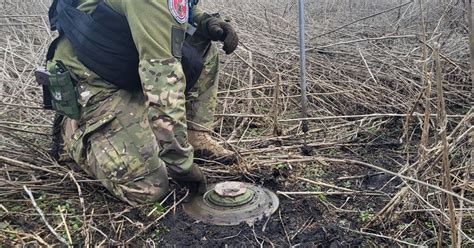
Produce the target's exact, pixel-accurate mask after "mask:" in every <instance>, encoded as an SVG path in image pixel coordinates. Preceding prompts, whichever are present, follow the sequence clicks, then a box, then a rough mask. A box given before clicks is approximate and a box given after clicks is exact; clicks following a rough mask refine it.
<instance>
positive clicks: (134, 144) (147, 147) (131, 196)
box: [57, 42, 219, 205]
mask: <svg viewBox="0 0 474 248" xmlns="http://www.w3.org/2000/svg"><path fill="white" fill-rule="evenodd" d="M62 43H63V44H62ZM62 43H60V45H59V46H58V50H61V49H63V50H70V49H71V47H70V44H69V43H68V42H62ZM198 46H199V45H198ZM198 48H199V47H198ZM200 48H201V51H202V54H203V58H204V70H203V72H202V73H201V75H200V77H199V79H198V81H197V83H196V84H195V85H194V86H193V87H192V88H191V90H189V92H186V95H185V98H184V99H181V98H179V97H177V99H178V100H177V101H176V102H174V103H173V104H171V105H172V107H170V105H160V104H152V103H150V102H149V101H150V96H146V94H150V95H151V93H153V94H157V95H167V96H170V95H172V94H175V95H176V94H177V95H184V94H185V92H184V91H185V85H182V84H181V83H180V84H176V85H175V86H173V87H171V86H170V85H163V86H162V87H160V86H159V85H158V86H156V85H155V86H154V87H149V88H148V87H147V85H146V83H143V82H142V83H143V85H144V87H143V88H144V90H143V92H142V91H135V92H132V91H126V90H122V89H118V88H116V87H115V86H113V85H111V84H109V83H107V82H105V81H103V80H102V79H101V78H100V77H98V76H97V75H95V74H94V73H93V72H90V71H88V70H87V69H85V68H82V69H81V70H79V71H78V70H77V69H76V70H75V68H71V69H72V70H73V72H74V73H75V74H77V75H78V76H79V77H80V78H85V79H84V80H83V81H81V82H80V84H79V87H78V89H79V94H80V101H79V102H80V103H81V105H82V110H81V111H82V114H81V119H80V120H79V121H78V128H77V129H76V131H75V132H73V134H72V135H71V136H70V137H63V142H64V143H63V147H64V150H65V151H66V152H67V153H68V154H69V156H70V157H71V158H72V159H73V160H74V161H75V162H76V163H77V164H78V165H79V166H80V167H81V168H82V169H83V170H85V171H86V172H87V173H88V174H90V175H91V176H93V177H94V178H95V179H97V180H98V181H100V182H101V183H102V184H103V185H104V186H105V187H106V188H107V189H108V190H109V191H110V192H112V193H113V194H114V195H115V196H116V197H118V198H120V199H121V200H123V201H126V202H128V203H130V204H132V205H134V204H137V203H144V202H153V201H156V200H158V199H161V198H162V197H163V196H165V195H166V194H167V193H168V191H169V188H168V187H169V185H168V170H175V171H180V170H183V168H185V167H190V166H191V165H192V163H193V147H192V146H191V145H190V144H189V143H188V142H187V129H188V128H189V129H198V130H207V129H209V128H210V127H211V125H212V122H213V114H214V110H215V107H216V99H217V83H218V64H219V59H218V49H217V46H216V45H215V44H211V45H210V46H200ZM57 53H58V51H57ZM59 54H61V52H59ZM58 56H59V57H60V56H61V55H58ZM144 81H146V80H144ZM152 88H154V89H152ZM150 91H151V93H150ZM147 99H148V100H147ZM147 101H148V102H147ZM155 116H160V118H155ZM68 121H72V120H70V119H67V118H66V119H65V122H68Z"/></svg>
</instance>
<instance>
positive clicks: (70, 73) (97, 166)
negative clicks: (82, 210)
mask: <svg viewBox="0 0 474 248" xmlns="http://www.w3.org/2000/svg"><path fill="white" fill-rule="evenodd" d="M197 2H198V1H197V0H147V1H142V0H140V1H131V0H54V1H53V5H52V6H51V9H50V11H49V17H50V22H51V28H52V30H58V31H59V33H60V36H59V38H58V39H56V40H55V41H54V42H53V43H52V45H51V47H50V49H49V51H48V63H47V72H48V73H49V80H48V84H47V87H46V89H47V90H46V91H45V95H49V97H50V99H51V100H50V103H51V104H50V105H51V106H52V108H53V109H55V110H57V111H58V112H59V113H60V114H61V115H58V116H59V117H58V118H56V120H55V125H56V126H55V128H56V129H55V130H56V134H57V135H56V139H55V142H56V150H57V152H58V154H59V155H60V157H61V159H67V158H72V159H73V160H74V161H75V162H76V163H77V164H78V165H80V166H81V168H82V169H84V170H85V171H87V172H88V173H89V174H90V175H92V176H93V177H95V178H97V179H98V180H100V181H101V182H102V183H103V185H104V186H105V187H106V188H107V189H108V190H110V191H111V192H112V193H113V194H114V195H115V196H117V197H118V198H120V199H122V200H124V201H126V202H128V203H130V204H139V203H144V202H152V201H156V200H158V199H160V198H162V197H163V196H164V195H166V194H167V193H168V191H169V189H168V176H170V177H171V178H173V179H174V180H175V181H176V182H177V183H179V184H181V185H183V186H186V187H188V188H189V189H190V191H191V193H193V194H196V193H203V191H204V189H205V182H206V179H205V176H204V175H203V173H202V171H201V170H200V168H199V167H198V166H197V165H195V164H194V163H193V158H194V154H196V155H197V154H201V155H205V156H207V157H206V159H214V160H217V161H219V162H223V163H233V162H235V161H236V154H235V153H234V152H231V151H229V150H227V149H225V148H223V147H222V146H221V145H219V144H218V143H217V142H216V141H215V140H214V139H212V138H211V136H210V135H209V130H210V129H211V125H212V122H213V114H214V110H215V107H216V100H217V87H218V86H217V84H218V81H219V80H218V65H219V58H218V49H217V46H216V44H214V43H212V42H211V41H222V42H223V43H224V50H225V52H226V53H227V54H230V53H232V52H233V51H234V50H235V49H236V47H237V44H238V38H237V35H236V33H235V32H234V29H233V28H232V27H231V26H230V24H228V23H227V22H224V21H222V20H221V19H220V18H219V17H218V16H217V15H208V14H206V13H203V12H202V11H201V9H200V7H199V6H198V3H197ZM192 33H194V34H193V35H191V34H192ZM48 88H49V90H48ZM70 89H73V90H72V91H71V90H70ZM46 97H48V96H46ZM45 102H46V103H48V102H49V101H45Z"/></svg>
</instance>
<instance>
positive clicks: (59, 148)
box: [51, 114, 78, 162]
mask: <svg viewBox="0 0 474 248" xmlns="http://www.w3.org/2000/svg"><path fill="white" fill-rule="evenodd" d="M77 128H78V125H77V121H75V120H73V119H70V118H67V117H65V116H63V115H59V114H56V116H55V118H54V124H53V147H52V149H51V153H52V155H53V157H54V158H55V159H56V160H57V161H58V162H72V161H73V160H72V158H71V157H70V156H69V154H68V149H69V145H70V141H71V139H72V137H73V136H74V132H75V131H76V129H77Z"/></svg>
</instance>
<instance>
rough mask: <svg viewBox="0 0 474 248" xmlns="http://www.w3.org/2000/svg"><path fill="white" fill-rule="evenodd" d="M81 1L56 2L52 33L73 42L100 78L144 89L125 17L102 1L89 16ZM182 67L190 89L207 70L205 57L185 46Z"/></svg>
mask: <svg viewBox="0 0 474 248" xmlns="http://www.w3.org/2000/svg"><path fill="white" fill-rule="evenodd" d="M77 4H78V0H54V1H53V4H52V5H51V8H50V9H49V20H50V25H51V30H52V31H56V30H58V31H59V33H60V37H59V38H61V37H62V36H63V35H64V36H66V38H67V39H68V40H69V41H70V42H71V44H72V47H73V49H74V51H75V53H76V55H77V57H78V59H79V61H81V62H82V63H83V64H84V65H85V66H86V67H87V68H89V69H90V70H92V71H93V72H95V73H96V74H97V75H99V76H100V77H102V78H103V79H105V80H106V81H108V82H109V83H112V84H114V85H116V86H117V87H119V88H122V89H126V90H137V89H140V87H141V83H140V76H139V74H138V64H139V56H138V52H137V48H136V46H135V43H134V41H133V38H132V32H131V30H130V27H129V25H128V21H127V19H126V17H125V16H123V15H121V14H120V13H117V12H116V11H115V10H113V9H112V8H111V7H110V6H108V5H107V4H105V2H104V1H101V2H100V3H99V4H98V5H97V7H96V9H95V10H94V11H93V12H92V13H90V14H87V13H85V12H82V11H80V10H78V9H76V7H77ZM59 38H58V39H57V40H55V41H53V43H52V45H51V47H50V49H49V51H48V55H47V57H48V60H51V59H52V58H53V57H54V50H55V48H56V45H57V42H58V40H59ZM182 54H183V58H182V65H183V70H184V72H185V75H186V78H187V80H186V81H187V82H186V85H187V87H186V88H187V89H188V90H189V88H191V87H192V85H194V84H195V82H196V81H197V79H198V77H199V75H200V74H201V71H202V69H203V61H202V56H199V55H198V54H199V53H198V52H197V51H195V49H193V48H192V47H191V46H189V45H184V46H183V50H182Z"/></svg>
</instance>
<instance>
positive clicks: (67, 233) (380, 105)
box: [0, 0, 474, 247]
mask: <svg viewBox="0 0 474 248" xmlns="http://www.w3.org/2000/svg"><path fill="white" fill-rule="evenodd" d="M203 2H204V8H205V9H208V10H211V11H219V12H221V14H223V15H224V16H225V17H229V18H230V19H232V21H233V22H234V24H235V26H236V28H237V30H238V32H239V34H240V36H241V40H242V45H241V46H240V49H239V50H238V51H237V52H236V54H235V55H232V56H225V57H224V56H223V57H222V58H223V59H222V61H223V63H222V66H221V88H220V92H219V108H218V111H217V115H216V123H215V129H214V131H215V133H216V136H218V137H220V138H221V139H222V141H225V142H226V143H228V144H230V145H232V146H233V147H234V148H235V149H237V150H238V151H239V152H240V153H241V155H242V158H243V159H244V163H243V164H242V165H240V166H236V167H230V168H229V167H224V166H221V165H215V164H209V165H206V166H205V170H206V172H207V173H208V175H209V176H210V177H211V178H212V180H214V181H221V180H224V179H242V180H250V181H254V182H257V183H261V184H265V185H267V186H269V187H271V188H273V189H275V190H278V192H279V194H280V197H281V198H282V199H284V200H285V201H289V202H291V201H295V202H297V201H299V200H301V199H306V198H314V199H315V201H317V202H318V206H321V208H323V209H325V212H323V214H321V215H320V216H319V218H321V219H325V221H327V222H328V223H332V224H335V225H337V226H338V227H337V228H338V229H339V230H343V232H344V233H352V234H357V235H362V236H363V237H365V238H364V239H363V240H362V241H361V243H360V244H358V245H362V246H377V245H380V244H384V245H399V246H406V245H413V246H434V245H438V246H453V247H454V246H456V247H469V246H471V245H473V241H474V240H473V235H474V228H473V226H474V223H473V214H474V209H473V207H474V206H473V205H474V204H473V203H474V199H473V190H474V184H473V181H472V176H473V173H474V171H473V167H472V160H471V157H472V142H474V134H473V127H472V119H473V115H474V113H473V110H472V106H473V104H472V103H473V101H472V92H473V85H472V81H471V80H470V63H469V62H470V54H469V35H468V33H469V27H468V22H467V20H468V15H467V9H468V7H467V5H466V4H464V2H463V1H423V0H421V1H420V0H416V1H413V2H411V1H407V2H405V1H362V0H361V1H351V0H346V1H343V0H338V1H329V0H318V1H308V3H307V10H308V13H307V15H306V22H307V43H308V50H309V51H308V55H307V57H308V61H307V63H308V83H309V87H308V93H309V94H308V98H309V101H310V105H309V109H310V114H309V116H310V117H309V118H308V120H309V121H310V127H311V129H310V136H309V137H307V138H308V141H309V145H310V146H311V147H313V148H314V152H313V155H312V156H303V155H301V153H300V148H301V147H302V145H301V144H302V132H301V127H300V122H301V118H300V116H301V114H300V107H299V106H300V100H299V99H300V89H299V77H298V47H297V25H296V1H282V0H276V1H267V0H259V1H250V0H239V1H223V0H216V1H203ZM48 6H49V3H48V1H46V0H44V1H32V0H27V1H17V0H4V1H0V31H1V34H2V35H1V36H0V55H1V56H0V58H1V61H2V66H1V67H0V68H1V69H0V70H1V73H0V99H1V101H0V113H1V115H0V165H1V172H0V173H1V175H2V176H1V177H0V196H1V197H0V213H1V215H0V227H1V228H0V243H4V244H6V245H10V244H20V245H21V244H38V245H54V244H60V243H63V244H72V243H73V244H80V243H85V244H91V243H93V244H115V245H117V244H120V243H122V242H126V241H129V242H130V243H135V242H141V243H147V244H148V245H153V244H157V245H158V244H160V241H162V239H163V238H162V236H163V234H162V233H160V232H159V230H164V229H156V227H158V226H160V224H159V223H160V220H161V219H163V218H166V217H168V216H171V215H173V213H174V210H175V207H176V205H177V204H176V203H178V202H179V199H180V197H181V196H182V195H180V192H179V191H173V192H172V193H171V194H170V198H169V199H168V200H167V201H165V202H163V207H162V206H161V205H160V204H155V205H147V206H142V207H140V208H139V209H138V210H137V209H133V208H131V207H129V206H127V205H125V204H122V203H118V202H117V200H115V199H114V198H113V197H112V196H111V195H109V194H108V193H107V192H106V191H105V190H104V189H103V188H101V187H100V184H99V183H98V182H95V181H93V180H91V179H90V178H88V177H87V175H85V174H84V173H81V172H78V171H72V170H70V169H69V168H68V167H67V166H64V165H58V164H57V163H56V162H55V161H54V160H53V159H52V158H51V157H50V156H49V155H48V149H49V145H50V136H49V133H50V128H51V123H52V115H51V113H49V112H45V111H43V110H41V92H40V89H39V87H38V86H37V85H36V83H35V82H34V80H33V70H34V69H35V67H36V66H37V65H40V64H42V63H43V58H44V54H45V51H46V49H47V47H48V44H49V42H50V41H51V38H52V37H53V36H54V34H51V33H50V32H49V31H48V28H47V25H48V24H47V15H46V14H45V13H46V12H47V7H48ZM136 211H138V212H140V213H141V214H143V215H147V217H146V218H135V215H134V214H133V213H135V212H136ZM321 211H323V210H321ZM285 214H286V213H285V209H282V210H281V212H280V216H279V219H280V220H281V222H282V224H283V229H284V234H283V235H284V236H285V237H284V239H282V240H283V241H282V242H281V243H275V244H274V245H283V246H288V245H298V244H300V245H303V246H304V245H309V244H315V243H305V242H300V243H298V242H295V240H298V235H302V234H304V232H305V231H306V232H308V234H309V235H311V230H313V229H311V228H313V227H317V226H318V225H319V226H321V225H323V224H324V223H327V222H320V221H318V220H317V219H312V218H310V219H308V220H305V222H304V223H303V222H302V223H301V225H300V226H297V227H295V228H294V229H287V228H286V227H285V224H284V221H283V220H284V219H285ZM282 216H283V218H282ZM161 226H163V225H161ZM156 230H158V231H156ZM308 230H309V231H308ZM267 232H271V230H267ZM261 235H263V236H265V235H266V234H265V232H263V234H261ZM164 236H166V235H164ZM255 236H256V237H255V240H256V241H255V240H253V241H249V245H271V244H273V243H272V240H268V239H265V238H258V237H257V235H255ZM196 238H198V237H196ZM234 238H238V237H237V236H236V237H234ZM340 239H341V240H339V241H344V238H340ZM165 240H167V241H170V240H171V242H172V241H173V240H172V239H170V238H165ZM226 240H227V241H228V244H229V245H232V244H233V243H232V242H233V241H232V240H233V239H232V238H229V239H226ZM339 241H338V242H339ZM273 242H276V241H274V240H273ZM315 242H316V241H315ZM331 242H332V241H331ZM331 242H329V243H331ZM202 244H206V243H205V242H204V243H202ZM345 244H348V243H345ZM354 245H357V244H355V243H354Z"/></svg>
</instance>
